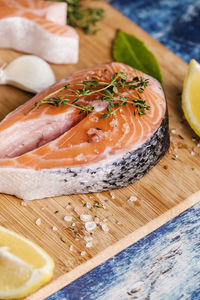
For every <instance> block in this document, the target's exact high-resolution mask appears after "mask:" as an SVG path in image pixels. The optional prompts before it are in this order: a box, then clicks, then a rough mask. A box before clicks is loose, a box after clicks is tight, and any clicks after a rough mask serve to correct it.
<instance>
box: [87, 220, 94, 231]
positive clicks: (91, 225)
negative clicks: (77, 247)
mask: <svg viewBox="0 0 200 300" xmlns="http://www.w3.org/2000/svg"><path fill="white" fill-rule="evenodd" d="M96 227H97V225H96V223H95V222H93V221H92V222H86V223H85V229H86V230H87V231H92V230H94V229H95V228H96Z"/></svg>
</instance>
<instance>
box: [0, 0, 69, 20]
mask: <svg viewBox="0 0 200 300" xmlns="http://www.w3.org/2000/svg"><path fill="white" fill-rule="evenodd" d="M1 7H11V8H17V9H22V10H23V11H26V12H32V13H34V14H37V15H38V16H40V17H43V18H45V19H47V20H50V21H53V22H55V23H57V24H60V25H66V21H67V3H64V2H50V1H44V0H0V8H1Z"/></svg>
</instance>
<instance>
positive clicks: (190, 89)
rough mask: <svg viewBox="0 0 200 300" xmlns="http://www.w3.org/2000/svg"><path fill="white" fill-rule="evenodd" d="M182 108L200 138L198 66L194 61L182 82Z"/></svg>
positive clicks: (199, 82) (199, 75)
mask: <svg viewBox="0 0 200 300" xmlns="http://www.w3.org/2000/svg"><path fill="white" fill-rule="evenodd" d="M182 108H183V112H184V115H185V118H186V120H187V121H188V123H189V124H190V126H191V128H192V129H193V130H194V132H195V133H196V134H197V135H199V136H200V64H199V63H198V62H197V61H196V60H194V59H192V60H191V61H190V64H189V67H188V71H187V75H186V77H185V80H184V85H183V93H182Z"/></svg>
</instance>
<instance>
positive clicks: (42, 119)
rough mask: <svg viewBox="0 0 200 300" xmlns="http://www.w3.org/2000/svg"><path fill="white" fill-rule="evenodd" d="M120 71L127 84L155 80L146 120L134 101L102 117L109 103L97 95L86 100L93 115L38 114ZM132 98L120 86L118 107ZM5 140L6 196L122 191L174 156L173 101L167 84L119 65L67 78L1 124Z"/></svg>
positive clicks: (1, 160) (1, 178)
mask: <svg viewBox="0 0 200 300" xmlns="http://www.w3.org/2000/svg"><path fill="white" fill-rule="evenodd" d="M119 72H124V73H126V74H127V80H131V79H132V78H135V77H138V78H141V77H142V78H143V79H144V80H146V79H147V80H148V86H147V87H146V88H145V89H144V92H143V93H142V94H141V99H145V100H146V103H147V104H148V106H150V110H148V111H146V114H145V115H139V114H137V113H135V107H134V106H133V105H131V104H130V103H128V104H126V105H124V106H122V107H120V109H117V110H116V111H115V113H113V114H111V115H109V116H108V117H107V118H104V119H103V118H101V116H102V114H105V113H106V112H107V105H108V103H107V101H102V100H99V99H98V95H96V94H93V95H92V96H83V97H82V98H80V99H79V103H82V104H83V103H86V104H88V103H90V104H91V105H92V106H93V108H94V110H93V111H92V112H91V113H89V114H86V113H84V112H83V113H80V109H79V108H77V107H76V106H74V105H65V106H64V105H60V106H59V107H56V106H52V105H48V104H44V105H41V106H38V107H35V108H34V109H31V108H33V106H34V104H35V103H38V102H39V101H41V100H42V99H44V98H45V97H47V98H48V95H52V93H53V95H54V97H55V96H56V97H61V96H65V95H66V93H67V94H69V92H68V90H67V89H64V90H62V91H59V92H56V91H57V90H58V89H61V88H62V87H63V86H66V85H68V84H71V86H72V89H74V91H76V90H77V89H78V88H80V86H78V85H76V83H78V82H82V81H88V80H92V79H93V78H98V80H99V81H101V82H108V83H109V82H110V81H111V77H112V75H113V74H114V73H119ZM72 83H73V84H72ZM71 93H72V94H71V99H72V100H73V99H74V98H73V97H74V96H73V90H72V92H71ZM127 94H128V95H129V97H133V98H134V97H136V96H137V92H136V91H134V90H128V91H127V90H125V89H123V88H121V89H120V90H119V91H118V94H117V95H116V101H117V99H119V97H120V96H122V95H127ZM69 97H70V96H69ZM0 141H1V142H0V192H1V193H7V194H11V195H15V196H17V197H19V198H22V199H24V200H33V199H41V198H46V197H51V196H59V195H69V194H77V193H90V192H101V191H105V190H112V189H116V188H121V187H124V186H127V185H129V184H131V183H134V182H136V181H137V180H139V179H140V178H141V177H142V176H144V175H145V174H146V173H147V172H148V171H149V170H150V169H151V168H152V167H153V166H155V165H156V164H157V163H158V162H159V160H160V159H161V158H162V157H163V156H164V155H165V153H166V152H167V150H168V148H169V130H168V114H167V104H166V99H165V96H164V92H163V89H162V87H161V85H160V83H159V82H158V81H157V80H156V79H154V78H152V77H151V76H149V75H146V74H144V73H143V72H141V71H138V70H136V69H133V68H131V67H129V66H127V65H125V64H122V63H116V62H112V63H109V64H103V65H99V66H95V67H92V68H89V69H86V70H82V71H79V72H76V73H75V74H73V75H71V76H69V77H67V78H65V79H62V80H61V81H59V82H57V83H56V84H55V85H53V86H51V87H49V88H48V89H46V90H45V91H43V92H41V93H39V94H37V95H36V96H35V97H34V98H32V99H31V100H29V101H28V102H26V103H25V104H23V105H22V106H20V107H18V108H17V109H16V110H14V111H13V112H11V113H10V114H8V116H7V117H5V119H4V120H3V121H2V122H1V123H0Z"/></svg>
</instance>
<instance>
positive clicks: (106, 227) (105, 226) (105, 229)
mask: <svg viewBox="0 0 200 300" xmlns="http://www.w3.org/2000/svg"><path fill="white" fill-rule="evenodd" d="M101 228H102V230H103V231H105V232H108V231H109V228H108V226H107V225H106V224H102V226H101Z"/></svg>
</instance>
